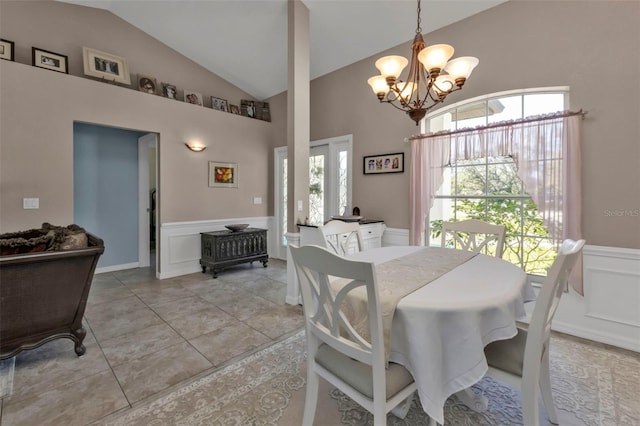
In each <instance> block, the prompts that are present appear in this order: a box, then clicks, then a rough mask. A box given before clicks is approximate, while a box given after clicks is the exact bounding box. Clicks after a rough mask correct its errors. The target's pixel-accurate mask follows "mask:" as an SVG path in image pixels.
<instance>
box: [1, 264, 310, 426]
mask: <svg viewBox="0 0 640 426" xmlns="http://www.w3.org/2000/svg"><path fill="white" fill-rule="evenodd" d="M154 276H155V273H154V272H153V271H152V270H151V269H147V268H138V269H131V270H125V271H118V272H112V273H105V274H99V275H95V277H94V280H93V284H92V288H91V292H90V295H89V300H88V303H87V309H86V312H85V318H84V323H85V328H86V330H87V337H86V338H85V341H84V344H85V346H86V348H87V352H86V354H85V355H83V356H81V357H78V356H76V354H75V352H74V350H73V342H72V341H71V340H69V339H58V340H55V341H53V342H49V343H47V344H45V345H44V346H42V347H40V348H38V349H35V350H32V351H27V352H23V353H21V354H20V355H18V356H17V357H16V363H15V375H14V380H13V392H12V394H11V396H10V397H8V398H5V399H3V400H1V401H0V404H1V405H0V409H1V417H0V425H1V426H10V425H20V426H31V425H38V426H40V425H65V426H71V425H87V424H91V423H92V422H95V421H98V420H100V419H102V418H104V417H105V416H107V415H110V414H112V413H114V412H117V411H123V410H126V409H128V408H130V407H131V406H134V405H135V404H136V403H140V402H141V401H144V400H149V399H155V398H156V397H158V396H160V395H162V394H163V393H165V392H168V391H169V390H172V389H176V388H178V387H179V386H180V385H184V384H185V383H187V382H189V381H191V380H193V379H195V378H198V377H202V376H204V375H206V374H209V373H210V372H212V371H214V370H216V369H217V368H219V367H221V366H224V365H226V364H228V363H231V362H233V361H235V360H237V359H240V358H242V357H243V356H246V355H247V354H249V353H252V352H254V351H256V350H258V349H261V348H263V347H266V346H268V345H270V344H272V343H273V342H274V341H277V340H280V339H282V338H284V337H286V336H288V335H290V334H292V333H293V332H295V331H296V330H298V329H300V328H302V327H303V326H304V320H303V317H302V307H300V306H290V305H286V304H285V302H284V300H285V294H286V262H283V261H280V260H277V259H270V260H269V263H268V267H267V268H263V266H262V264H260V263H259V262H254V263H253V265H249V264H245V265H239V266H236V267H233V268H229V269H227V270H225V271H222V272H221V273H219V274H218V278H216V279H213V278H212V276H211V274H210V273H209V271H207V273H206V274H203V273H200V272H198V273H194V274H190V275H184V276H180V277H176V278H171V279H164V280H158V279H156V278H155V277H154Z"/></svg>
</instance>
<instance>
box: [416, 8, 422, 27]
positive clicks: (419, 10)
mask: <svg viewBox="0 0 640 426" xmlns="http://www.w3.org/2000/svg"><path fill="white" fill-rule="evenodd" d="M420 12H421V9H420V0H418V25H417V28H416V34H421V33H422V27H421V26H420Z"/></svg>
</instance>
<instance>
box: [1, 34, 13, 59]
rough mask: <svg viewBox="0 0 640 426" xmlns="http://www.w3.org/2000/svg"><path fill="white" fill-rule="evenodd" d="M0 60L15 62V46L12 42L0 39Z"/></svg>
mask: <svg viewBox="0 0 640 426" xmlns="http://www.w3.org/2000/svg"><path fill="white" fill-rule="evenodd" d="M0 59H4V60H6V61H14V60H15V44H14V43H13V42H12V41H9V40H5V39H3V38H0Z"/></svg>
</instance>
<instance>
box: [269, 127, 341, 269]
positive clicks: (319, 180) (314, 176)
mask: <svg viewBox="0 0 640 426" xmlns="http://www.w3.org/2000/svg"><path fill="white" fill-rule="evenodd" d="M351 144H352V137H351V135H347V136H340V137H336V138H330V139H323V140H319V141H315V142H311V148H310V150H309V224H311V225H322V224H323V223H325V222H326V221H327V220H329V219H330V217H331V216H334V215H340V214H350V213H351V212H350V211H345V210H348V208H349V206H350V205H351V176H352V172H351V169H352V164H351V163H352V161H351V157H352V148H351ZM274 159H275V170H274V176H275V190H274V193H275V203H274V205H275V209H274V215H275V219H276V232H277V235H278V253H277V255H278V257H279V258H281V259H286V257H287V239H286V237H285V233H286V232H287V147H280V148H276V149H275V152H274Z"/></svg>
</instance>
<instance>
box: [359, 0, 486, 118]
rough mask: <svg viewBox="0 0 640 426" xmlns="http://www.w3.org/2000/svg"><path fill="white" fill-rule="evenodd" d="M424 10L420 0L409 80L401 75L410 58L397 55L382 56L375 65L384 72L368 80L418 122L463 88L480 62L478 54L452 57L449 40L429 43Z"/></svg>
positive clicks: (381, 95)
mask: <svg viewBox="0 0 640 426" xmlns="http://www.w3.org/2000/svg"><path fill="white" fill-rule="evenodd" d="M420 12H421V9H420V0H418V25H417V28H416V36H415V38H414V39H413V45H412V47H411V50H412V53H411V63H410V64H409V74H408V75H407V78H406V80H401V79H400V78H399V77H400V73H402V70H403V69H404V67H406V66H407V64H408V63H409V61H407V59H406V58H404V57H402V56H395V55H394V56H385V57H383V58H380V59H378V60H377V61H376V63H375V65H376V68H378V70H379V71H380V74H381V75H377V76H374V77H371V78H370V79H369V80H367V82H368V83H369V85H370V86H371V88H372V89H373V93H375V94H376V96H377V97H378V99H379V100H380V102H386V103H389V104H391V105H392V106H394V107H395V108H397V109H399V110H401V111H404V112H406V113H407V114H408V115H409V117H411V119H412V120H413V121H415V122H416V126H417V125H418V123H419V122H420V120H422V119H423V118H424V116H425V115H426V114H427V111H429V110H430V109H431V108H433V107H434V106H436V105H438V104H439V103H442V102H443V101H444V100H445V98H446V97H447V95H448V94H449V93H451V92H455V91H457V90H460V89H462V86H463V85H464V83H465V81H467V79H468V78H469V76H470V75H471V72H472V71H473V69H474V68H475V67H476V65H478V62H479V60H478V58H474V57H471V56H464V57H460V58H456V59H452V60H449V58H451V57H452V56H453V51H454V49H453V47H451V46H449V45H448V44H434V45H432V46H429V47H425V44H424V39H423V38H422V28H421V27H420ZM442 71H444V72H446V74H443V73H442Z"/></svg>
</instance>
